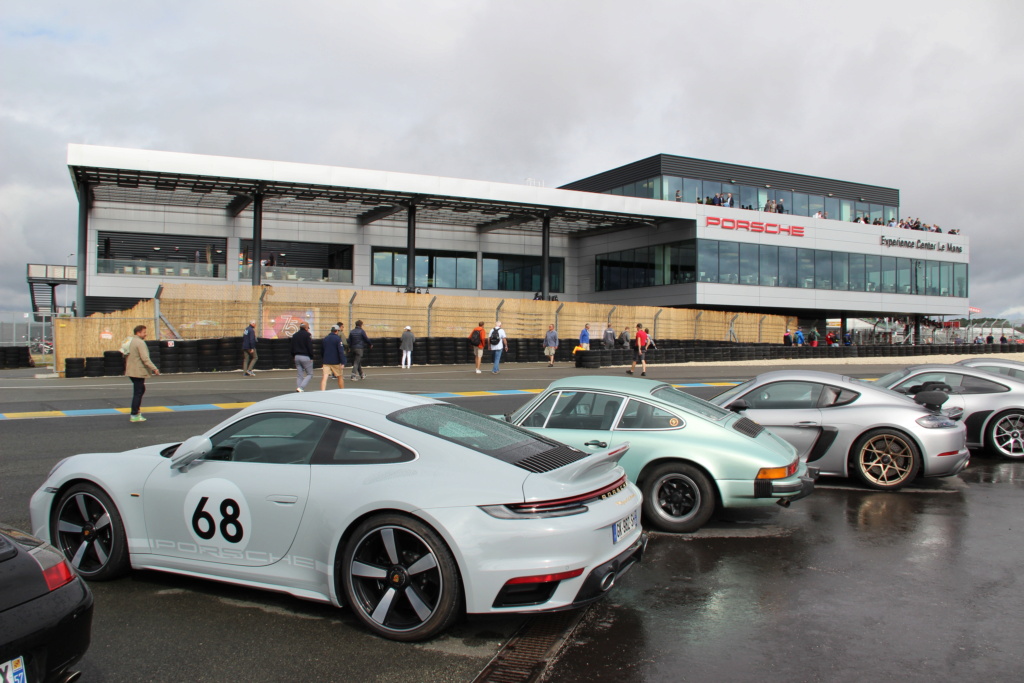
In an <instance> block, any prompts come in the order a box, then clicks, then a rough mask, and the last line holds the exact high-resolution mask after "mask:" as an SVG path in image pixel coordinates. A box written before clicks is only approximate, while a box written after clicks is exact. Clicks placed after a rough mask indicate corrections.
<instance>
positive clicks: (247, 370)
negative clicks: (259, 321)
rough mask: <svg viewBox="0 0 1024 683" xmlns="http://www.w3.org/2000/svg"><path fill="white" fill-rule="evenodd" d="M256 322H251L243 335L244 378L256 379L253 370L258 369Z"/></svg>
mask: <svg viewBox="0 0 1024 683" xmlns="http://www.w3.org/2000/svg"><path fill="white" fill-rule="evenodd" d="M257 358H259V355H257V353H256V321H255V320H250V321H249V326H248V327H247V328H245V332H243V333H242V376H243V377H255V376H256V373H255V372H253V368H255V367H256V359H257Z"/></svg>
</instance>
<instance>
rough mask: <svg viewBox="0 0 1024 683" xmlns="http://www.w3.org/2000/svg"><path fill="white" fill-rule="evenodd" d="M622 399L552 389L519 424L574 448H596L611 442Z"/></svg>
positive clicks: (607, 445)
mask: <svg viewBox="0 0 1024 683" xmlns="http://www.w3.org/2000/svg"><path fill="white" fill-rule="evenodd" d="M623 403H624V399H623V397H622V396H619V395H618V394H612V393H607V392H599V391H555V392H551V393H550V394H549V395H548V396H546V397H544V399H543V400H542V401H541V402H540V403H538V404H537V406H536V407H535V408H534V409H533V410H532V411H530V412H529V413H528V414H527V415H525V416H524V417H523V419H522V420H521V421H520V422H519V424H520V425H521V426H523V427H527V428H529V429H530V430H531V431H535V432H538V433H540V434H544V435H545V436H547V437H549V438H552V439H554V440H556V441H561V442H562V443H565V444H569V445H570V446H573V447H575V448H579V449H582V450H588V451H597V450H601V449H604V448H607V447H609V446H610V445H612V437H613V433H612V427H613V426H614V425H615V423H616V420H617V418H618V415H619V412H620V410H621V408H622V404H623Z"/></svg>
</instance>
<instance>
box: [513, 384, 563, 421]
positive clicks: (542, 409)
mask: <svg viewBox="0 0 1024 683" xmlns="http://www.w3.org/2000/svg"><path fill="white" fill-rule="evenodd" d="M557 400H558V392H557V391H555V392H552V393H550V394H548V395H547V396H545V397H544V400H543V401H541V402H540V403H539V404H538V405H537V407H536V408H535V409H534V410H533V412H531V413H530V415H529V417H527V418H526V419H525V420H523V421H522V422H521V423H520V424H521V425H522V426H523V427H543V426H544V424H545V423H546V422H547V421H548V415H550V414H551V408H552V406H554V405H555V401H557Z"/></svg>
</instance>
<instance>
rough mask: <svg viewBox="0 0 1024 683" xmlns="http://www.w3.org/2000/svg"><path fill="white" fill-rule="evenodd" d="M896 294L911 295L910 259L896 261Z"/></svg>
mask: <svg viewBox="0 0 1024 683" xmlns="http://www.w3.org/2000/svg"><path fill="white" fill-rule="evenodd" d="M896 293H897V294H910V259H908V258H898V259H896Z"/></svg>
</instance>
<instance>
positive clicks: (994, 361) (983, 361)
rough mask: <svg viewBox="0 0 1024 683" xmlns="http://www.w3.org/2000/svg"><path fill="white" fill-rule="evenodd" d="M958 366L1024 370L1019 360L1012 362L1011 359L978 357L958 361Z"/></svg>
mask: <svg viewBox="0 0 1024 683" xmlns="http://www.w3.org/2000/svg"><path fill="white" fill-rule="evenodd" d="M956 364H957V365H963V366H966V367H969V368H971V367H975V366H977V365H1001V366H1003V367H1007V368H1024V363H1022V362H1021V361H1019V360H1010V359H1009V358H990V357H988V356H976V357H974V358H964V359H963V360H958V361H957V362H956Z"/></svg>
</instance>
